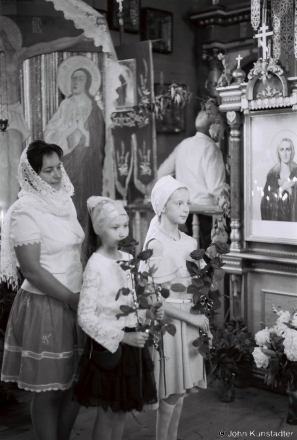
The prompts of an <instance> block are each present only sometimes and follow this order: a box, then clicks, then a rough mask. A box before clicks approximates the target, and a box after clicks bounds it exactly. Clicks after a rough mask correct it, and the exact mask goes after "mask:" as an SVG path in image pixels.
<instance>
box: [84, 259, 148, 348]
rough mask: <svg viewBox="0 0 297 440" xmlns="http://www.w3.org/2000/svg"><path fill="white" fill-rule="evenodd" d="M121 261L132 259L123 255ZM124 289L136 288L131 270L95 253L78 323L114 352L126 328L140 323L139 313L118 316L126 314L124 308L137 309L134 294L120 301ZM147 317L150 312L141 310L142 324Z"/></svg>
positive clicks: (85, 274) (89, 268)
mask: <svg viewBox="0 0 297 440" xmlns="http://www.w3.org/2000/svg"><path fill="white" fill-rule="evenodd" d="M121 259H122V260H129V259H132V256H131V255H129V254H127V253H125V252H121ZM123 287H126V288H129V289H132V280H131V274H130V271H123V269H121V267H120V266H119V264H118V263H117V262H116V260H111V259H109V258H107V257H104V256H103V255H101V254H98V253H96V252H95V253H94V254H93V255H92V256H91V258H90V259H89V261H88V264H87V266H86V269H85V272H84V275H83V286H82V289H81V294H80V299H79V305H78V323H79V325H80V326H81V327H82V329H83V330H84V331H85V332H86V333H87V334H88V335H89V336H91V337H92V338H93V339H94V340H95V341H96V342H98V343H99V344H101V345H103V346H104V347H105V348H106V349H107V350H109V351H111V352H112V353H114V352H115V351H116V350H117V348H118V346H119V343H120V342H121V340H122V339H123V337H124V328H125V327H130V328H133V327H135V326H136V324H137V320H136V315H135V313H131V314H129V315H128V316H121V317H120V318H119V319H117V317H116V315H117V314H120V313H122V311H121V310H120V306H122V305H126V306H130V307H133V306H134V302H133V297H132V294H131V293H130V294H129V295H127V296H124V295H122V294H121V295H120V296H119V299H118V300H116V295H117V293H118V291H119V290H120V289H121V288H123ZM145 315H146V310H139V317H140V319H141V321H142V322H143V321H144V320H145Z"/></svg>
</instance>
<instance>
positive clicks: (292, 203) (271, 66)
mask: <svg viewBox="0 0 297 440" xmlns="http://www.w3.org/2000/svg"><path fill="white" fill-rule="evenodd" d="M280 4H282V5H283V6H282V9H280V10H278V9H277V7H278V6H277V5H280ZM285 6H287V9H285ZM283 7H284V8H283ZM296 7H297V6H296V2H295V1H294V2H293V0H292V1H291V0H288V1H285V2H278V3H277V2H275V1H272V2H271V9H270V13H271V18H272V19H271V22H272V25H271V26H268V23H269V19H268V17H270V13H269V10H268V8H267V2H266V1H264V6H263V9H262V11H261V10H260V0H259V1H254V0H252V24H253V26H254V29H255V38H256V39H257V40H258V42H259V43H258V44H259V47H260V49H261V55H260V57H259V58H258V60H257V62H256V63H255V64H254V67H253V68H252V69H251V70H250V72H249V74H248V77H247V79H246V80H245V76H246V74H245V72H244V71H243V70H242V69H241V67H240V62H241V59H242V57H241V56H240V55H239V56H238V57H237V60H238V67H237V69H236V70H235V71H234V72H233V82H232V83H231V85H229V86H227V87H219V88H217V92H218V95H219V100H220V110H221V111H223V112H226V116H227V122H228V125H229V127H230V137H229V156H230V161H231V175H230V179H231V252H230V253H229V254H228V255H227V256H226V258H225V263H226V264H225V266H224V269H225V270H226V271H227V273H228V274H229V279H230V302H231V304H230V306H231V315H233V316H239V315H241V316H243V317H245V318H246V319H247V323H248V327H249V329H250V330H251V331H252V332H256V331H258V330H259V329H260V328H261V323H263V324H265V325H266V326H268V327H269V326H271V325H272V324H273V323H274V321H275V318H274V316H273V312H272V304H275V305H279V306H281V307H282V308H283V309H284V310H292V309H293V308H294V307H296V305H297V163H296V157H297V156H296V151H297V128H296V127H297V114H296V111H297V77H296V73H295V71H296V58H295V57H296V56H297V52H296V50H295V54H294V41H295V48H296V47H297V45H296V41H297V40H296V34H295V35H294V26H293V25H292V26H291V27H289V29H290V31H291V36H290V41H291V43H290V50H289V49H288V46H287V44H285V43H284V42H282V33H281V29H283V27H284V26H286V23H288V21H290V20H291V22H292V23H293V17H294V15H292V14H291V13H292V12H293V11H296ZM287 13H288V14H290V17H287ZM295 16H296V15H295ZM284 17H285V19H284ZM283 20H284V21H283Z"/></svg>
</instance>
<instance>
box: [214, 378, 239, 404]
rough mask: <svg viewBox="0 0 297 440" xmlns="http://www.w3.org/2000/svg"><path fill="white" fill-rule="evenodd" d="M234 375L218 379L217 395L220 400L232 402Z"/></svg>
mask: <svg viewBox="0 0 297 440" xmlns="http://www.w3.org/2000/svg"><path fill="white" fill-rule="evenodd" d="M234 379H235V375H234V374H232V376H231V377H230V378H224V379H221V380H220V381H219V384H218V395H219V400H220V401H221V402H233V400H234V398H235V386H234Z"/></svg>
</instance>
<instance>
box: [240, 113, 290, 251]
mask: <svg viewBox="0 0 297 440" xmlns="http://www.w3.org/2000/svg"><path fill="white" fill-rule="evenodd" d="M284 116H285V118H284ZM290 116H291V118H289V117H290ZM280 118H282V123H283V121H284V120H287V124H286V126H285V127H286V128H284V126H283V125H282V129H281V130H280V129H279V127H280V126H281V125H280ZM295 127H296V114H295V113H294V112H292V110H291V109H282V110H280V109H278V110H277V111H275V110H270V111H267V110H266V111H265V112H257V113H253V114H249V115H246V123H245V139H246V144H245V148H244V153H245V160H244V164H245V167H244V168H245V169H244V173H245V176H244V201H245V202H244V219H245V221H244V225H245V228H244V232H245V240H247V241H256V242H265V243H284V244H294V245H297V222H282V221H271V220H262V219H261V212H260V203H261V200H262V197H264V196H263V188H264V185H265V183H266V176H267V173H268V171H269V170H270V169H272V167H273V166H275V164H276V162H273V159H272V157H273V152H274V149H275V146H276V143H277V142H279V140H280V139H281V138H282V136H283V137H284V138H285V137H289V136H291V137H290V138H291V139H292V141H293V143H294V144H296V146H295V150H297V130H296V128H295ZM273 129H274V130H275V131H273ZM278 138H279V139H278ZM267 145H268V148H267ZM253 158H254V159H253ZM295 160H296V159H295ZM275 196H276V195H275V194H274V193H271V197H275ZM258 217H259V218H258Z"/></svg>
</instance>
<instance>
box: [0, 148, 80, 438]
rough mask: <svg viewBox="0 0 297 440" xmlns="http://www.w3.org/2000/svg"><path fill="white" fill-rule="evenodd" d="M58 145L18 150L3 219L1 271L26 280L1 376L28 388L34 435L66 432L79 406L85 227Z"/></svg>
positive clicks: (10, 278)
mask: <svg viewBox="0 0 297 440" xmlns="http://www.w3.org/2000/svg"><path fill="white" fill-rule="evenodd" d="M62 154H63V152H62V149H61V148H60V147H58V146H57V145H55V144H47V143H45V142H43V141H35V142H32V143H31V144H30V145H29V147H27V148H26V149H25V150H24V152H23V153H22V155H21V159H20V164H19V169H18V179H19V183H20V186H21V191H20V193H19V199H18V200H17V201H16V202H15V203H14V204H13V205H12V206H11V207H10V209H9V210H8V212H7V215H6V217H5V220H4V227H3V230H2V243H1V279H2V281H6V282H7V283H9V284H11V285H12V286H14V287H16V286H17V265H18V266H19V267H20V270H21V272H22V275H23V276H24V278H25V280H24V282H23V284H22V286H21V288H20V290H19V291H18V293H17V296H16V298H15V301H14V304H13V306H12V309H11V313H10V317H9V320H8V325H7V332H6V338H5V347H4V359H3V366H2V372H1V379H2V380H3V381H6V382H17V384H18V386H19V388H23V389H26V390H29V391H32V392H33V399H32V405H31V415H32V421H33V426H34V430H35V432H36V435H37V438H38V439H39V440H45V439H46V440H67V439H69V437H70V433H71V429H72V426H73V423H74V421H75V419H76V416H77V414H78V411H79V405H78V404H77V402H73V401H72V384H73V382H74V380H75V376H76V371H77V365H78V361H79V355H80V354H81V352H82V350H83V345H84V344H83V343H84V338H83V333H82V332H81V330H80V329H79V327H78V326H77V323H76V309H77V304H78V299H79V292H80V289H81V283H82V265H81V261H80V251H81V244H82V241H83V239H84V233H83V230H82V228H81V226H80V225H79V223H78V221H77V217H76V211H75V208H74V205H73V203H72V200H71V196H72V195H73V186H72V184H71V182H70V180H69V178H68V176H67V174H66V172H65V170H64V168H63V165H62V163H61V158H62Z"/></svg>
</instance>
